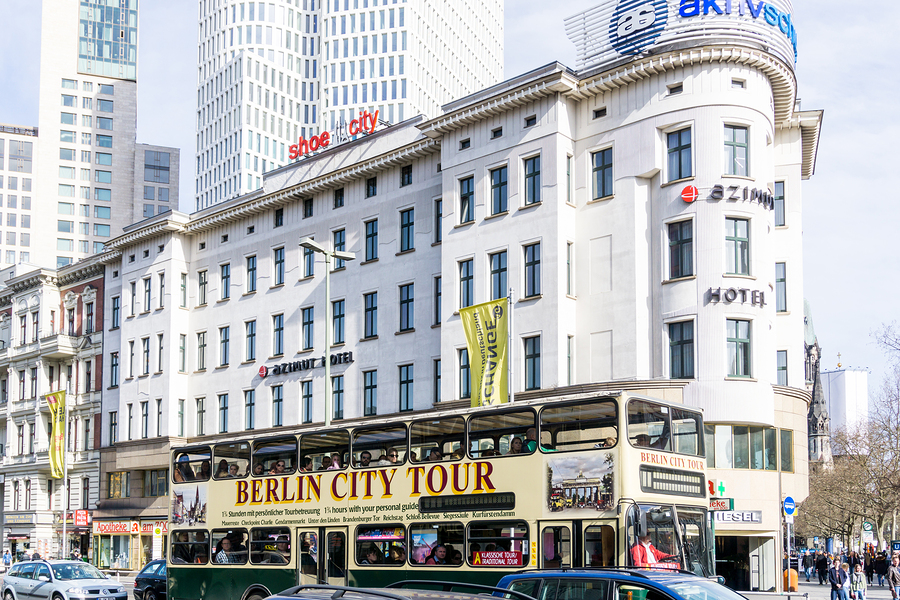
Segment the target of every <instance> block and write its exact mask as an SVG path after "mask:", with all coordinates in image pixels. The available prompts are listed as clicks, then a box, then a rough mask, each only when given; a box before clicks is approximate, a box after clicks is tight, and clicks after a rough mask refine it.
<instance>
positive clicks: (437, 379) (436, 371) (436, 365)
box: [432, 358, 441, 404]
mask: <svg viewBox="0 0 900 600" xmlns="http://www.w3.org/2000/svg"><path fill="white" fill-rule="evenodd" d="M432 362H433V366H432V378H433V380H434V385H433V395H434V399H433V401H434V403H435V404H437V403H438V402H440V401H441V359H439V358H435V359H434V361H432Z"/></svg>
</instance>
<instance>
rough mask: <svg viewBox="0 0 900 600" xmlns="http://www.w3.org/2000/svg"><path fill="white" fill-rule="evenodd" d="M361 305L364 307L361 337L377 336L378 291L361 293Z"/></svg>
mask: <svg viewBox="0 0 900 600" xmlns="http://www.w3.org/2000/svg"><path fill="white" fill-rule="evenodd" d="M363 305H364V307H365V319H364V327H363V337H364V338H374V337H378V292H370V293H368V294H363Z"/></svg>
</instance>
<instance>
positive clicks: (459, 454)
mask: <svg viewBox="0 0 900 600" xmlns="http://www.w3.org/2000/svg"><path fill="white" fill-rule="evenodd" d="M465 457H466V451H465V450H463V449H462V448H457V449H456V450H454V451H453V452H451V453H450V458H451V459H452V460H462V459H464V458H465Z"/></svg>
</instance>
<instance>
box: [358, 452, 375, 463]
mask: <svg viewBox="0 0 900 600" xmlns="http://www.w3.org/2000/svg"><path fill="white" fill-rule="evenodd" d="M371 462H372V453H371V452H369V451H368V450H363V451H362V453H361V454H360V455H359V464H358V465H356V466H357V467H368V466H370V465H369V463H371Z"/></svg>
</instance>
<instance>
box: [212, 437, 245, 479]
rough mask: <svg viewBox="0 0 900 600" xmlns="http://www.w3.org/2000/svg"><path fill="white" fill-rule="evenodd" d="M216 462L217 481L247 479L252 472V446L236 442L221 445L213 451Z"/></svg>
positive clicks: (215, 475)
mask: <svg viewBox="0 0 900 600" xmlns="http://www.w3.org/2000/svg"><path fill="white" fill-rule="evenodd" d="M213 456H214V457H215V461H216V472H215V473H214V474H213V477H215V478H216V479H228V478H233V477H246V476H247V474H248V473H249V472H250V444H248V443H247V442H236V443H234V444H219V445H217V446H216V447H215V448H214V449H213Z"/></svg>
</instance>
